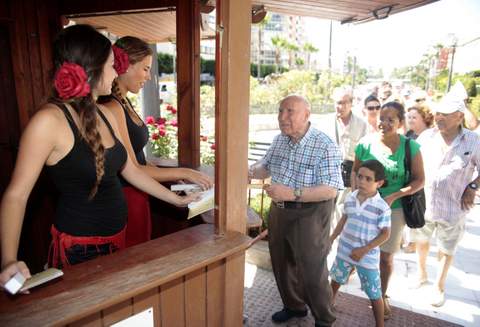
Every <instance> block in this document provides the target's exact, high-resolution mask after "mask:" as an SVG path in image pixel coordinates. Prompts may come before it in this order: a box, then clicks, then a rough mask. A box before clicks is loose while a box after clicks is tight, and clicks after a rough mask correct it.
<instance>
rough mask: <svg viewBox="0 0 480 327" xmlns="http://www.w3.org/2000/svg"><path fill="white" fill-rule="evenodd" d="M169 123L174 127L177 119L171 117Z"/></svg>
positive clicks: (176, 124)
mask: <svg viewBox="0 0 480 327" xmlns="http://www.w3.org/2000/svg"><path fill="white" fill-rule="evenodd" d="M169 123H170V125H172V126H174V127H176V126H178V122H177V120H176V119H175V118H174V119H172V120H170V122H169Z"/></svg>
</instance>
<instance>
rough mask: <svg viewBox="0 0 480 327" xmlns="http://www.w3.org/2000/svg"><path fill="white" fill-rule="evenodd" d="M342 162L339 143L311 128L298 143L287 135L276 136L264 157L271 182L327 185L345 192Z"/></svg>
mask: <svg viewBox="0 0 480 327" xmlns="http://www.w3.org/2000/svg"><path fill="white" fill-rule="evenodd" d="M341 162H342V154H341V152H340V149H339V148H338V146H337V144H336V143H335V142H334V141H333V140H332V139H331V138H330V137H328V136H327V135H326V134H325V133H322V132H320V131H319V130H317V129H315V128H313V127H312V126H310V127H309V129H308V131H307V133H305V135H304V136H303V137H302V138H301V139H300V141H299V142H297V143H293V142H292V141H291V140H290V137H289V136H287V135H283V134H280V135H277V136H276V137H275V139H274V140H273V142H272V145H271V146H270V148H269V149H268V151H267V153H266V154H265V157H264V158H263V165H264V166H265V168H266V169H267V170H268V171H269V172H270V175H271V176H272V183H276V184H283V185H286V186H288V187H291V188H301V187H312V186H318V185H328V186H331V187H333V188H336V189H339V190H340V189H343V181H342V175H341V172H340V165H341Z"/></svg>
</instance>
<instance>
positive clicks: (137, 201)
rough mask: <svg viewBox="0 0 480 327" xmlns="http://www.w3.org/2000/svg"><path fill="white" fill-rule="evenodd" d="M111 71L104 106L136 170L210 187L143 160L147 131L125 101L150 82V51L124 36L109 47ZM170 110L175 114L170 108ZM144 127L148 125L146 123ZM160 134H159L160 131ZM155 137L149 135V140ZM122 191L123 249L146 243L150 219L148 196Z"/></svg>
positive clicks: (202, 179) (188, 172) (189, 174)
mask: <svg viewBox="0 0 480 327" xmlns="http://www.w3.org/2000/svg"><path fill="white" fill-rule="evenodd" d="M113 52H114V55H115V64H114V68H115V69H116V71H117V74H118V77H117V78H116V79H115V80H114V82H113V87H112V95H111V96H110V98H109V99H108V100H104V99H101V102H104V101H108V102H107V103H104V105H105V106H106V107H107V108H108V110H109V111H110V112H111V114H112V115H113V116H114V117H115V119H116V121H117V124H118V128H119V130H120V134H121V135H122V138H123V139H124V140H125V148H126V149H127V152H128V153H129V155H130V157H131V158H132V161H133V162H134V164H135V165H137V167H139V168H140V169H142V170H143V171H144V172H146V173H147V174H148V175H150V176H151V177H152V178H154V179H155V180H157V181H159V182H165V181H176V180H186V181H189V182H192V183H195V184H198V185H199V186H200V187H201V188H202V189H208V188H210V187H212V181H211V179H210V178H209V177H208V176H207V175H205V174H203V173H201V172H198V171H196V170H192V169H188V168H158V167H156V166H155V165H152V164H149V163H148V162H147V160H146V159H145V154H144V152H143V148H144V147H145V145H146V144H147V142H148V129H147V126H146V125H145V123H144V122H143V121H142V119H141V118H140V117H139V116H138V114H137V113H136V111H135V109H134V107H133V105H132V103H131V102H130V101H129V100H128V98H127V96H126V95H127V92H131V93H135V94H137V93H138V92H139V91H140V89H141V88H142V87H143V86H144V84H145V83H146V82H147V81H148V80H150V67H151V66H152V50H151V49H150V47H149V46H148V44H147V43H146V42H144V41H142V40H140V39H139V38H136V37H132V36H125V37H122V38H120V39H118V40H117V41H116V42H115V45H114V46H113ZM170 110H176V109H175V108H173V107H171V109H170ZM147 123H148V122H147ZM160 133H162V131H160ZM157 136H158V135H152V137H153V138H155V137H157ZM122 185H123V191H124V193H125V198H126V200H127V206H128V223H127V231H126V233H127V235H126V240H127V247H128V246H132V245H136V244H139V243H143V242H146V241H148V240H150V236H151V217H150V206H149V201H148V196H147V194H145V193H144V192H141V191H140V190H138V189H137V188H135V187H134V186H132V185H130V184H129V183H128V182H127V181H125V180H124V179H122Z"/></svg>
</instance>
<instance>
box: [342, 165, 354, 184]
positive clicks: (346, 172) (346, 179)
mask: <svg viewBox="0 0 480 327" xmlns="http://www.w3.org/2000/svg"><path fill="white" fill-rule="evenodd" d="M341 167H342V180H343V185H344V186H345V187H351V186H352V185H351V183H350V175H351V174H352V168H353V161H351V160H344V161H343V162H342V166H341Z"/></svg>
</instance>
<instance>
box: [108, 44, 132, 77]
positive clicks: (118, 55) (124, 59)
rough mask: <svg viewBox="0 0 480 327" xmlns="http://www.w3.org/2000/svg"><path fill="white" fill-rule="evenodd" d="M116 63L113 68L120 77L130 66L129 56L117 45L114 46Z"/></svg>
mask: <svg viewBox="0 0 480 327" xmlns="http://www.w3.org/2000/svg"><path fill="white" fill-rule="evenodd" d="M112 50H113V57H114V63H113V68H115V70H116V71H117V74H118V75H122V74H124V73H125V72H126V71H127V69H128V66H129V65H130V63H129V60H128V54H127V53H126V52H125V50H123V49H122V48H119V47H117V46H116V45H114V46H112Z"/></svg>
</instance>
